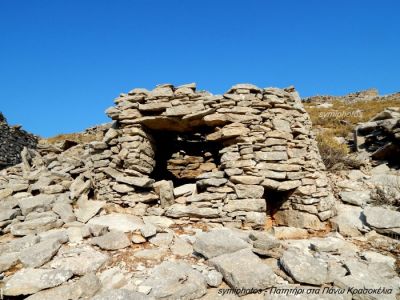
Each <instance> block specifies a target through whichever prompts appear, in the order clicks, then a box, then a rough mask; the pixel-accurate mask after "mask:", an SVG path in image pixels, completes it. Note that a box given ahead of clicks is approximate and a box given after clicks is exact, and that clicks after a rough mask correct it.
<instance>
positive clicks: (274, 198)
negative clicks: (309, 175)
mask: <svg viewBox="0 0 400 300" xmlns="http://www.w3.org/2000/svg"><path fill="white" fill-rule="evenodd" d="M293 192H294V190H289V191H278V190H276V189H268V188H266V189H265V190H264V199H265V201H266V202H267V219H269V221H270V222H272V223H271V224H270V225H273V223H274V220H275V219H274V215H275V214H276V213H277V212H278V211H279V210H280V209H281V208H282V205H283V204H284V203H285V202H286V201H287V200H288V199H289V197H290V195H291V194H292V193H293Z"/></svg>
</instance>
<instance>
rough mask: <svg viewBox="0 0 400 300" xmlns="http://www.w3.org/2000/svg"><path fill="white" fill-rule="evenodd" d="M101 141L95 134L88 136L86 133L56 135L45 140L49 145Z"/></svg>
mask: <svg viewBox="0 0 400 300" xmlns="http://www.w3.org/2000/svg"><path fill="white" fill-rule="evenodd" d="M99 139H101V137H100V138H99V137H98V136H97V135H95V134H88V133H67V134H58V135H56V136H53V137H51V138H47V139H45V140H46V141H47V142H49V143H50V144H56V143H59V142H63V141H66V140H68V141H73V142H76V143H78V144H84V143H90V142H93V141H97V140H99Z"/></svg>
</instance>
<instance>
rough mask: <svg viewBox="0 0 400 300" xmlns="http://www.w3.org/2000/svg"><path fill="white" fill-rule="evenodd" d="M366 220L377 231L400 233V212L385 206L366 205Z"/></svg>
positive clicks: (364, 212)
mask: <svg viewBox="0 0 400 300" xmlns="http://www.w3.org/2000/svg"><path fill="white" fill-rule="evenodd" d="M363 214H364V216H365V219H366V222H367V223H368V225H370V226H371V227H372V228H374V229H375V230H376V231H377V232H381V233H393V234H400V212H398V211H394V210H390V209H386V208H383V207H377V206H374V207H366V208H365V209H364V211H363Z"/></svg>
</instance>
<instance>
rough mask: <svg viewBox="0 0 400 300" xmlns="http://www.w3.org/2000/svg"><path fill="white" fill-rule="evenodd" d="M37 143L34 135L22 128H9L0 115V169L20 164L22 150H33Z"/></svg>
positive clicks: (0, 114)
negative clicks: (25, 148) (26, 148)
mask: <svg viewBox="0 0 400 300" xmlns="http://www.w3.org/2000/svg"><path fill="white" fill-rule="evenodd" d="M36 143H37V138H36V137H35V136H34V135H32V134H30V133H28V132H26V131H25V130H22V129H21V128H20V126H9V125H8V124H7V120H6V118H5V117H4V116H3V114H2V113H0V169H3V168H5V167H9V166H13V165H16V164H18V163H20V162H21V155H20V153H21V151H22V149H23V148H24V147H28V148H32V149H33V148H35V147H36Z"/></svg>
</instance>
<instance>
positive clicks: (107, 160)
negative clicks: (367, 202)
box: [91, 84, 335, 229]
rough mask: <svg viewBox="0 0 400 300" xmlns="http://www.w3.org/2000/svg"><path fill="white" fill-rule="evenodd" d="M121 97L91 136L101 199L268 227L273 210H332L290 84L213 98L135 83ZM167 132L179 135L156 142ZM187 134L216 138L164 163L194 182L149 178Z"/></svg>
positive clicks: (243, 88) (244, 88)
mask: <svg viewBox="0 0 400 300" xmlns="http://www.w3.org/2000/svg"><path fill="white" fill-rule="evenodd" d="M115 102H116V104H117V105H116V106H115V107H111V108H109V109H108V110H107V113H108V115H109V116H110V117H111V118H112V119H114V120H116V121H117V126H116V127H115V128H114V129H110V131H109V132H107V134H106V136H105V138H104V140H103V141H102V142H97V143H92V144H91V147H92V153H91V160H92V164H91V167H92V169H93V173H94V179H95V180H93V181H94V182H95V183H96V187H95V192H96V195H97V198H98V199H103V200H108V201H114V202H117V203H124V204H126V205H129V206H135V205H138V204H141V205H143V204H144V203H151V202H154V203H156V201H157V200H158V199H160V206H156V207H153V210H152V212H157V213H159V214H164V213H165V215H167V216H170V217H177V218H178V217H179V218H183V217H186V218H192V219H198V218H212V219H214V221H215V222H239V223H240V222H242V221H243V222H245V223H248V224H252V225H253V226H254V227H260V226H264V225H265V223H266V217H267V214H266V211H267V209H270V210H273V217H274V219H275V221H276V223H277V224H281V225H290V226H295V227H303V228H314V229H322V228H323V227H324V225H323V223H322V222H323V221H325V220H327V219H329V218H330V217H332V216H333V215H334V214H335V211H334V198H333V196H332V194H331V191H330V189H329V187H328V183H327V180H326V177H325V174H324V173H323V170H324V165H323V163H322V161H321V158H320V156H319V153H318V149H317V146H316V143H315V141H314V135H313V133H312V131H311V122H310V119H309V117H308V115H307V114H306V112H305V111H304V108H303V106H302V104H301V100H300V98H299V96H298V94H297V92H295V90H294V89H293V88H288V89H285V90H280V89H275V88H267V89H260V88H258V87H256V86H254V85H249V84H239V85H236V86H234V87H232V88H231V89H230V90H229V91H228V92H227V93H225V94H224V95H222V96H214V95H211V94H210V93H208V92H196V88H195V85H184V86H181V87H177V88H175V87H173V86H172V85H160V86H158V87H157V88H155V89H154V90H153V91H147V90H144V89H134V90H132V91H130V92H129V93H128V94H122V95H121V96H120V97H118V98H117V99H116V100H115ZM168 132H174V133H176V135H177V140H173V138H172V137H171V140H169V141H168V140H167V139H162V140H161V141H160V133H161V134H162V135H164V134H166V133H168ZM187 133H191V134H195V135H197V138H198V139H199V140H200V141H202V143H201V144H199V145H200V146H197V147H206V145H207V144H206V142H209V143H213V145H212V146H211V147H210V149H211V150H210V151H209V152H206V153H203V154H202V155H203V156H191V155H188V154H187V153H185V149H184V148H183V149H180V152H179V151H178V152H175V153H172V157H170V159H169V160H168V163H167V169H168V170H169V171H170V172H171V173H172V174H173V175H175V176H176V177H186V178H187V177H189V178H195V180H194V181H193V183H192V184H188V185H184V186H174V185H173V183H174V182H173V180H172V181H160V182H157V183H156V184H153V183H154V180H153V179H152V178H153V177H154V176H157V174H159V172H160V169H157V172H155V173H156V174H154V170H155V166H156V165H157V164H158V165H160V164H162V162H161V161H160V159H159V157H158V155H159V154H158V153H160V152H161V153H163V152H164V153H165V151H168V149H169V148H170V147H171V146H170V145H169V144H173V145H176V143H178V140H179V139H180V140H183V141H185V137H184V134H187ZM186 141H187V140H186ZM218 145H219V147H220V149H219V151H218V152H217V153H216V154H217V155H215V154H214V157H215V156H217V157H216V158H215V159H213V153H212V152H213V150H214V152H215V149H216V147H218ZM175 148H176V147H175ZM175 150H177V149H175ZM178 150H179V149H178ZM186 150H187V149H186ZM172 152H174V151H172ZM164 159H166V158H165V157H164ZM182 173H183V174H182ZM196 175H197V176H196ZM152 187H154V192H153V189H152ZM267 206H268V207H267Z"/></svg>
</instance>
